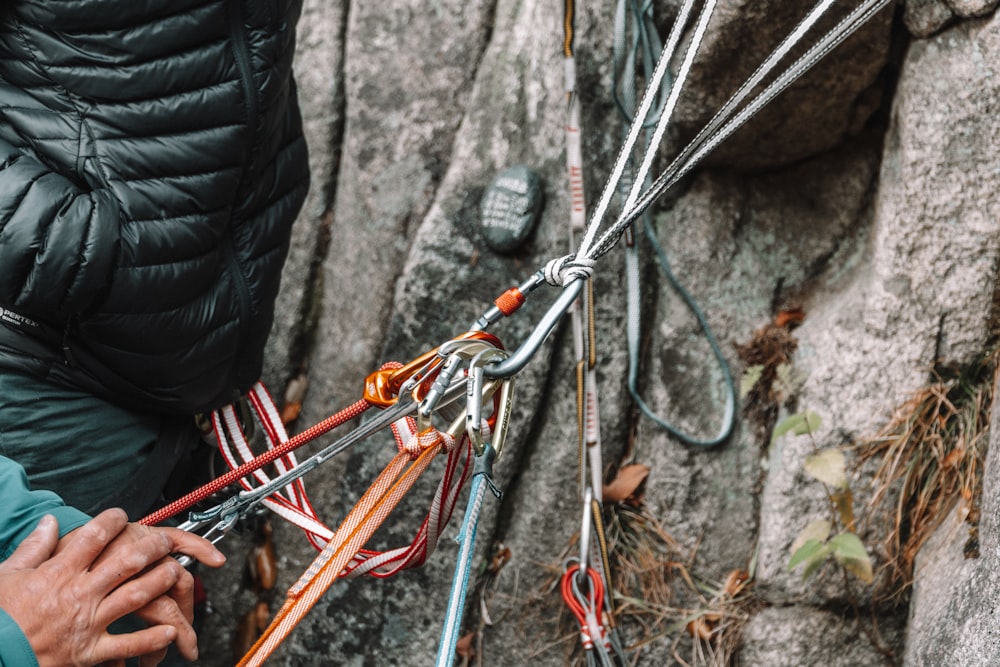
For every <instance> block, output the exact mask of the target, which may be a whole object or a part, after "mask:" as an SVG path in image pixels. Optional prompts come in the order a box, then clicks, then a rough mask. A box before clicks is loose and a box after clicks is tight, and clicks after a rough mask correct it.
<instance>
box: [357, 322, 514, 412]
mask: <svg viewBox="0 0 1000 667" xmlns="http://www.w3.org/2000/svg"><path fill="white" fill-rule="evenodd" d="M452 340H481V341H485V342H487V343H489V344H490V345H493V346H495V347H498V348H500V349H503V344H502V343H501V342H500V339H499V338H497V337H496V336H494V335H493V334H491V333H488V332H486V331H467V332H465V333H464V334H461V335H460V336H456V337H455V338H453V339H452ZM438 349H439V348H437V347H435V348H433V349H431V350H428V351H427V352H424V353H423V354H421V355H420V356H419V357H417V358H415V359H413V360H412V361H410V362H409V363H406V364H403V365H402V366H399V367H396V368H383V369H381V370H377V371H375V372H374V373H372V374H370V375H369V376H368V377H366V378H365V390H364V399H365V400H366V401H367V402H369V403H371V404H372V405H376V406H378V407H380V408H387V407H389V406H390V405H393V404H394V403H395V402H396V399H397V398H398V396H399V390H400V388H401V387H402V386H403V384H404V383H405V382H407V381H408V380H412V381H414V382H416V384H417V386H416V388H415V389H414V392H415V393H414V398H415V399H416V400H418V401H419V400H422V399H423V396H424V394H426V391H427V390H426V387H425V386H424V385H426V384H427V382H428V381H430V380H433V379H434V378H435V377H436V376H437V373H438V371H440V370H441V364H442V363H444V358H443V357H441V356H440V355H438Z"/></svg>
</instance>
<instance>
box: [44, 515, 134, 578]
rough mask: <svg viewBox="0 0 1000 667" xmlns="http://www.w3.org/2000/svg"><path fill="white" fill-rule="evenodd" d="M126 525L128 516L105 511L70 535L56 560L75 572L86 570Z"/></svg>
mask: <svg viewBox="0 0 1000 667" xmlns="http://www.w3.org/2000/svg"><path fill="white" fill-rule="evenodd" d="M127 524H128V516H127V515H126V514H125V512H124V511H123V510H120V509H109V510H105V511H104V512H101V513H100V514H98V515H97V516H96V517H94V518H93V519H91V520H90V521H88V522H87V523H86V524H84V525H83V526H81V527H80V528H77V529H76V530H74V531H73V532H72V533H70V534H69V536H68V537H69V538H70V539H69V540H67V541H66V547H65V548H64V549H61V550H60V553H59V554H58V555H57V558H59V559H60V560H61V562H62V563H64V564H65V565H67V566H69V567H71V568H73V569H74V570H75V571H84V570H87V569H88V568H89V567H90V565H91V564H92V563H93V562H94V560H95V559H96V558H97V557H98V556H99V555H100V554H101V552H103V551H104V548H105V547H106V546H107V545H108V544H109V543H110V542H111V541H112V540H114V539H115V537H117V536H118V534H119V533H121V532H122V530H123V529H124V528H125V526H126V525H127Z"/></svg>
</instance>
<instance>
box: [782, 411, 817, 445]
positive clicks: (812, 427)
mask: <svg viewBox="0 0 1000 667" xmlns="http://www.w3.org/2000/svg"><path fill="white" fill-rule="evenodd" d="M820 422H821V419H820V416H819V415H818V414H816V413H815V412H813V411H811V410H806V411H805V412H796V413H795V414H793V415H788V416H787V417H785V418H784V419H782V420H781V422H780V423H779V424H778V425H777V426H775V427H774V433H773V434H772V435H771V443H772V444H773V443H774V441H775V440H777V439H778V438H780V437H781V436H783V435H785V434H786V433H788V432H789V431H791V432H792V433H793V434H794V435H806V434H807V433H813V432H815V431H816V429H818V428H819V425H820Z"/></svg>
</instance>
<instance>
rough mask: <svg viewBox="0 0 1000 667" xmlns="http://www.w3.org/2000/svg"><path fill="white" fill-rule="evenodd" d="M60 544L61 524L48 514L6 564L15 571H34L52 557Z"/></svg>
mask: <svg viewBox="0 0 1000 667" xmlns="http://www.w3.org/2000/svg"><path fill="white" fill-rule="evenodd" d="M57 544H59V522H58V521H56V518H55V517H54V516H52V515H51V514H46V515H45V516H43V517H42V520H41V521H39V522H38V525H37V526H35V529H34V530H33V531H31V534H30V535H28V536H27V537H26V538H24V541H23V542H21V544H19V545H18V547H17V549H15V550H14V553H12V554H11V555H10V558H8V559H7V561H6V563H4V564H5V565H6V566H7V567H9V568H11V569H13V570H28V569H34V568H36V567H38V566H39V565H41V564H42V563H44V562H45V561H47V560H48V559H49V558H51V557H52V553H53V552H54V551H55V549H56V545H57Z"/></svg>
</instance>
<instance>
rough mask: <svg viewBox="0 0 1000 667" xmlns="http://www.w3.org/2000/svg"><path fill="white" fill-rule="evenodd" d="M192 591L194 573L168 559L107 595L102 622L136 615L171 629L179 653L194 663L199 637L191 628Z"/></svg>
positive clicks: (102, 610)
mask: <svg viewBox="0 0 1000 667" xmlns="http://www.w3.org/2000/svg"><path fill="white" fill-rule="evenodd" d="M193 589H194V584H193V579H192V577H191V574H190V573H189V572H188V571H187V570H185V569H184V568H183V567H181V565H180V564H179V563H178V562H177V561H175V560H174V559H172V558H165V559H163V560H162V562H160V563H159V564H158V565H157V566H156V567H154V568H152V569H150V570H149V571H147V572H144V573H143V574H141V575H140V576H138V577H136V578H134V579H133V580H131V581H129V582H127V583H125V584H122V586H120V587H119V588H118V589H116V590H115V591H114V592H112V593H111V594H110V595H108V597H107V598H106V599H105V601H104V602H103V603H102V604H101V608H100V612H99V613H100V618H101V622H102V623H104V624H107V623H111V622H112V621H114V620H117V619H118V618H121V617H122V616H125V615H126V614H130V613H135V614H136V615H137V616H138V617H139V618H141V619H142V620H143V621H145V622H146V623H147V624H148V625H150V626H171V627H173V628H174V629H175V630H176V635H177V638H176V640H175V641H176V644H177V650H178V651H180V653H181V655H183V656H184V657H185V658H187V659H189V660H195V659H196V658H197V657H198V638H197V636H196V635H195V632H194V628H193V627H192V626H191V621H192V618H193V605H192V601H191V600H192V597H193V595H192V591H193ZM167 593H170V594H171V596H169V597H168V596H167V595H166V594H167ZM174 595H176V596H178V597H179V598H181V599H182V600H183V599H185V598H186V600H187V602H186V603H184V602H181V601H178V600H177V599H175V598H174V597H173V596H174Z"/></svg>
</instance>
